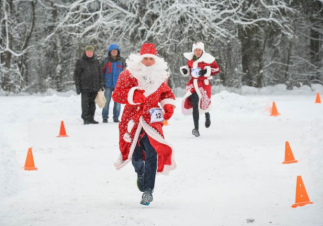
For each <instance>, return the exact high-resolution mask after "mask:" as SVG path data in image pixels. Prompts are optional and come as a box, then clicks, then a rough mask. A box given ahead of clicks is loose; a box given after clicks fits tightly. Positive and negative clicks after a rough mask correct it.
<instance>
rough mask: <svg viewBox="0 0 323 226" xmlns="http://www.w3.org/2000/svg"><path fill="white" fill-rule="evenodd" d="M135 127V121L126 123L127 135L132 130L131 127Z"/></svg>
mask: <svg viewBox="0 0 323 226" xmlns="http://www.w3.org/2000/svg"><path fill="white" fill-rule="evenodd" d="M134 125H135V121H133V120H132V119H131V120H130V121H129V122H128V127H127V130H128V133H131V130H132V128H133V126H134Z"/></svg>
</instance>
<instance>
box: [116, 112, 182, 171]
mask: <svg viewBox="0 0 323 226" xmlns="http://www.w3.org/2000/svg"><path fill="white" fill-rule="evenodd" d="M142 128H144V130H145V132H146V133H147V134H148V136H149V137H151V138H153V139H154V140H156V141H157V142H159V143H162V144H165V145H167V146H169V147H171V145H170V144H168V143H167V142H166V140H165V139H164V138H163V137H162V136H161V135H160V134H159V133H158V132H157V131H156V130H155V129H154V128H152V127H151V126H150V125H149V124H147V123H146V122H145V120H143V118H142V117H140V119H139V124H138V128H137V130H136V133H135V137H134V138H133V141H132V144H131V147H130V150H129V155H128V159H127V160H125V161H123V160H122V155H120V156H119V158H118V159H117V161H116V162H115V163H114V166H115V167H116V169H117V170H119V169H121V168H122V167H124V166H125V165H127V164H128V163H129V162H130V161H131V160H132V155H133V152H134V150H135V147H136V145H137V141H138V138H139V135H140V132H141V129H142ZM171 148H172V147H171ZM165 167H166V168H164V170H163V174H168V172H169V171H170V170H173V169H175V168H176V163H175V160H174V149H173V148H172V164H171V165H170V166H165Z"/></svg>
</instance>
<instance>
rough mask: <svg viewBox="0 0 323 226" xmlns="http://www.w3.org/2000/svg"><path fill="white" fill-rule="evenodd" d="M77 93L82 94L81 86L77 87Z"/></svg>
mask: <svg viewBox="0 0 323 226" xmlns="http://www.w3.org/2000/svg"><path fill="white" fill-rule="evenodd" d="M76 94H77V95H80V94H81V90H80V88H79V87H76Z"/></svg>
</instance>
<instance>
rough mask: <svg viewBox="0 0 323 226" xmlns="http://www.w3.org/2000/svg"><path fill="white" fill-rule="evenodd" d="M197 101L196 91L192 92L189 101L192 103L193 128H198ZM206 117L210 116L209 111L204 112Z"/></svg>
mask: <svg viewBox="0 0 323 226" xmlns="http://www.w3.org/2000/svg"><path fill="white" fill-rule="evenodd" d="M199 101H200V98H199V96H198V95H197V93H196V92H194V93H193V94H192V95H191V102H192V105H193V121H194V129H196V130H198V129H199V119H200V113H199ZM205 117H206V118H210V113H208V112H206V113H205Z"/></svg>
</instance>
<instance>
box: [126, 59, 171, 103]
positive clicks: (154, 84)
mask: <svg viewBox="0 0 323 226" xmlns="http://www.w3.org/2000/svg"><path fill="white" fill-rule="evenodd" d="M138 61H139V62H138ZM127 65H128V70H129V72H130V73H131V74H132V76H133V77H135V78H136V79H137V80H138V87H139V88H142V89H144V90H145V92H144V95H145V96H146V97H147V96H149V95H151V94H152V93H154V92H155V91H156V90H157V89H158V88H159V87H160V86H161V84H162V83H163V82H164V81H165V80H166V79H168V77H169V74H168V73H167V63H166V62H165V61H164V59H162V58H159V57H156V59H155V64H154V65H152V66H148V67H147V66H145V65H144V64H143V63H141V60H140V55H137V56H131V57H129V61H128V62H127Z"/></svg>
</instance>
